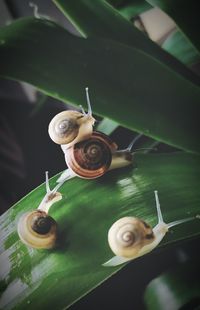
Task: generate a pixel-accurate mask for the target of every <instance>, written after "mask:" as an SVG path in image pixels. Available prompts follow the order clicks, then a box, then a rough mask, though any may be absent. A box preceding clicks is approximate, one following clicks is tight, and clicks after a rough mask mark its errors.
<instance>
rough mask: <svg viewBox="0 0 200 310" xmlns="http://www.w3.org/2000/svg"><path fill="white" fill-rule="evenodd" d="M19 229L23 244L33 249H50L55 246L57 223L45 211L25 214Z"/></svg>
mask: <svg viewBox="0 0 200 310" xmlns="http://www.w3.org/2000/svg"><path fill="white" fill-rule="evenodd" d="M17 229H18V234H19V237H20V239H21V240H22V242H23V243H25V244H26V245H28V246H30V247H32V248H36V249H50V248H53V247H54V246H55V243H56V237H57V223H56V221H55V220H54V219H53V218H52V217H50V216H49V215H47V213H46V212H44V211H40V210H35V211H33V212H28V213H25V214H24V215H23V216H22V217H21V218H20V220H19V222H18V227H17Z"/></svg>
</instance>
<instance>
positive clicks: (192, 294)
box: [145, 260, 200, 310]
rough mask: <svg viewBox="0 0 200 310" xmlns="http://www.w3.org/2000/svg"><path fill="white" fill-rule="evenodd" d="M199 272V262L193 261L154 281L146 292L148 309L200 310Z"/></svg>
mask: <svg viewBox="0 0 200 310" xmlns="http://www.w3.org/2000/svg"><path fill="white" fill-rule="evenodd" d="M199 272H200V269H199V262H198V261H195V260H191V261H188V262H185V263H182V264H180V265H179V266H177V267H176V268H174V269H173V270H170V271H168V272H166V273H164V274H162V275H160V276H159V277H158V278H156V279H154V280H152V281H151V282H150V283H149V285H148V286H147V288H146V291H145V302H146V306H147V309H148V310H151V309H152V310H159V309H163V310H165V309H166V310H167V309H171V310H172V309H199V306H200V280H199Z"/></svg>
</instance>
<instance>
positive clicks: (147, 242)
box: [103, 191, 200, 267]
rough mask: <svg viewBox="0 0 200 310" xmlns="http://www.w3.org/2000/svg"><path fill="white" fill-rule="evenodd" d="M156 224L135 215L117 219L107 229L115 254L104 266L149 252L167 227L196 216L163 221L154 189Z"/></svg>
mask: <svg viewBox="0 0 200 310" xmlns="http://www.w3.org/2000/svg"><path fill="white" fill-rule="evenodd" d="M154 193H155V200H156V208H157V216H158V224H157V225H156V226H155V227H154V228H153V229H152V228H151V226H150V225H149V224H147V223H146V222H144V221H143V220H141V219H139V218H136V217H123V218H121V219H119V220H117V221H116V222H115V223H114V224H113V225H112V226H111V228H110V229H109V231H108V244H109V246H110V248H111V250H112V251H113V253H114V254H115V255H116V256H114V257H113V258H111V259H110V260H108V261H107V262H106V263H104V264H103V266H105V267H111V266H117V265H120V264H123V263H125V262H128V261H131V260H133V259H136V258H137V257H140V256H143V255H145V254H147V253H149V252H151V251H152V250H153V249H154V248H155V247H156V246H157V245H158V244H159V243H160V242H161V241H162V239H163V238H164V236H165V234H166V233H167V232H168V230H169V228H171V227H173V226H176V225H179V224H182V223H185V222H188V221H191V220H194V219H195V218H199V217H200V216H199V215H197V216H196V217H189V218H186V219H181V220H177V221H174V222H171V223H168V224H167V223H165V222H164V221H163V217H162V213H161V209H160V203H159V199H158V192H157V191H154Z"/></svg>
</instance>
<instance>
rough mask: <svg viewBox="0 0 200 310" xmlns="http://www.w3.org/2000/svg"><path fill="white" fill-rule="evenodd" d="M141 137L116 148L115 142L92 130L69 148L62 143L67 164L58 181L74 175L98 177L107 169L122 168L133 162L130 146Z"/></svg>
mask: <svg viewBox="0 0 200 310" xmlns="http://www.w3.org/2000/svg"><path fill="white" fill-rule="evenodd" d="M140 137H141V135H138V136H137V137H136V138H134V139H133V140H132V141H131V143H130V144H129V146H128V147H127V148H126V149H123V150H117V148H118V147H117V144H116V143H115V142H113V141H112V140H111V139H110V137H109V136H107V135H105V134H104V133H102V132H98V131H93V133H92V135H91V136H90V138H89V139H86V140H84V141H81V142H79V143H77V144H75V145H73V146H72V147H71V148H67V147H65V145H62V146H61V148H62V150H63V152H64V155H65V161H66V164H67V166H68V169H66V170H65V171H64V172H63V173H62V174H61V176H60V177H59V178H58V180H57V181H58V182H65V181H67V180H69V179H71V178H73V177H75V176H78V177H80V178H85V179H93V178H98V177H100V176H102V175H103V174H105V173H106V172H107V171H108V170H112V169H117V168H122V167H125V166H128V165H131V164H132V163H133V155H134V153H135V152H132V147H133V145H134V144H135V142H136V141H137V140H138V139H139V138H140Z"/></svg>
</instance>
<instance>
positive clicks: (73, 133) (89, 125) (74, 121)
mask: <svg viewBox="0 0 200 310" xmlns="http://www.w3.org/2000/svg"><path fill="white" fill-rule="evenodd" d="M86 97H87V104H88V113H86V112H85V111H84V109H83V108H82V112H78V111H63V112H60V113H58V114H57V115H56V116H54V118H53V119H52V120H51V122H50V123H49V129H48V131H49V136H50V138H51V139H52V140H53V141H54V142H55V143H57V144H60V145H62V144H64V145H65V147H66V148H69V147H71V146H72V145H74V144H75V143H78V142H80V141H82V140H85V139H87V138H89V137H90V135H91V134H92V131H93V125H94V122H95V119H94V118H93V116H92V109H91V104H90V99H89V94H88V88H86Z"/></svg>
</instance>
